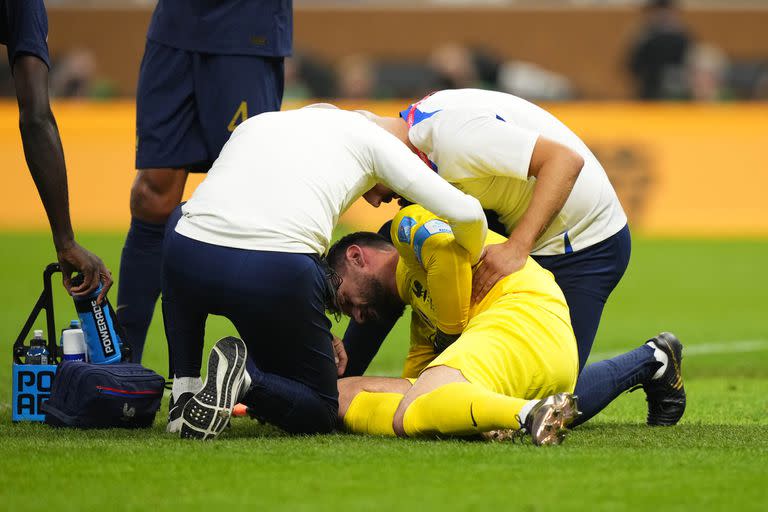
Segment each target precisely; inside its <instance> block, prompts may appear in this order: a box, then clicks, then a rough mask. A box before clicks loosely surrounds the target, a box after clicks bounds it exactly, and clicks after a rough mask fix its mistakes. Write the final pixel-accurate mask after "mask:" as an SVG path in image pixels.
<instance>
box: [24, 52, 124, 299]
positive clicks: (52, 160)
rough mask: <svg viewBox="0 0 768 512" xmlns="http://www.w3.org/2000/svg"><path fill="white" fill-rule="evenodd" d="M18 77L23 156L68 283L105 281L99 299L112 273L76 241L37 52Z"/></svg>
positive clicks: (89, 287) (79, 291)
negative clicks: (78, 276)
mask: <svg viewBox="0 0 768 512" xmlns="http://www.w3.org/2000/svg"><path fill="white" fill-rule="evenodd" d="M13 78H14V84H15V86H16V98H17V101H18V104H19V130H20V131H21V140H22V144H23V146H24V156H25V158H26V160H27V167H29V172H30V174H31V175H32V179H33V180H34V182H35V186H36V187H37V191H38V194H39V195H40V199H41V201H42V203H43V207H44V208H45V213H46V214H47V216H48V222H49V224H50V226H51V233H52V234H53V243H54V246H55V248H56V255H57V258H58V260H59V264H60V265H61V270H62V275H63V280H64V287H65V288H66V289H67V290H68V291H69V292H70V293H72V294H74V295H87V294H89V293H91V292H92V291H93V290H95V289H96V288H97V287H98V285H99V282H100V281H102V282H103V284H104V287H103V289H102V292H101V294H100V295H99V298H98V300H99V302H100V301H101V300H102V299H103V297H104V296H106V293H107V291H108V290H109V288H110V286H112V275H111V273H110V272H109V270H108V269H107V268H106V266H105V265H104V262H102V261H101V259H100V258H99V257H98V256H96V255H95V254H93V253H91V252H90V251H88V250H86V249H85V248H83V247H82V246H80V245H79V244H78V243H77V242H76V241H75V236H74V233H73V231H72V223H71V221H70V217H69V197H68V195H69V194H68V189H67V170H66V166H65V163H64V150H63V149H62V146H61V139H60V137H59V130H58V127H57V126H56V119H55V118H54V117H53V112H51V107H50V103H49V99H48V67H47V66H46V64H45V63H44V62H43V61H42V60H40V59H39V58H37V57H34V56H32V55H20V56H18V57H16V59H15V60H14V64H13ZM75 271H79V272H80V273H82V274H83V277H84V278H85V279H84V281H83V284H82V285H80V286H76V287H72V286H71V278H72V274H73V273H74V272H75Z"/></svg>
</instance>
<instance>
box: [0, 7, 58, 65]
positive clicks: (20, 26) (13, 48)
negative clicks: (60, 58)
mask: <svg viewBox="0 0 768 512" xmlns="http://www.w3.org/2000/svg"><path fill="white" fill-rule="evenodd" d="M47 41H48V15H47V14H46V12H45V4H43V0H0V44H4V45H6V46H7V47H8V63H9V64H10V66H11V69H13V63H14V62H15V60H16V57H18V56H19V55H23V54H27V55H34V56H35V57H39V58H40V59H41V60H42V61H43V62H45V65H46V66H48V67H51V63H50V60H49V58H48V42H47Z"/></svg>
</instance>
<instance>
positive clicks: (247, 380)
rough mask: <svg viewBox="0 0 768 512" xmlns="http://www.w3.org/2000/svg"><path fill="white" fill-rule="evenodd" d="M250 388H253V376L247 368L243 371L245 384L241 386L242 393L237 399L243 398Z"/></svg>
mask: <svg viewBox="0 0 768 512" xmlns="http://www.w3.org/2000/svg"><path fill="white" fill-rule="evenodd" d="M249 389H251V376H250V375H248V370H245V371H244V372H243V385H242V386H240V394H239V395H238V397H237V399H238V400H242V398H243V397H244V396H245V394H246V393H247V392H248V390H249Z"/></svg>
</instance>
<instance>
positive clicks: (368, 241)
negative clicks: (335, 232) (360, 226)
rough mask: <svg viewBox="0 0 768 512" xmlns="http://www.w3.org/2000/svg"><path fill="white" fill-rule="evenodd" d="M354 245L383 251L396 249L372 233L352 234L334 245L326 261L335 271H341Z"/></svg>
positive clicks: (329, 250)
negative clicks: (345, 258)
mask: <svg viewBox="0 0 768 512" xmlns="http://www.w3.org/2000/svg"><path fill="white" fill-rule="evenodd" d="M352 245H359V246H360V247H373V248H375V249H381V250H388V249H394V246H393V245H392V243H391V242H390V241H389V240H387V239H386V238H384V237H383V236H381V235H380V234H378V233H373V232H371V231H358V232H357V233H351V234H349V235H346V236H344V237H342V238H341V239H339V240H338V241H337V242H336V243H335V244H333V245H332V246H331V248H330V249H328V255H327V256H326V257H325V261H326V262H328V265H329V266H330V267H331V268H333V269H335V270H338V269H340V268H341V267H342V266H343V265H344V256H345V255H346V254H347V249H349V247H350V246H352Z"/></svg>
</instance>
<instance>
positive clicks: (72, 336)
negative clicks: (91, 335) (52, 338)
mask: <svg viewBox="0 0 768 512" xmlns="http://www.w3.org/2000/svg"><path fill="white" fill-rule="evenodd" d="M61 345H62V350H63V351H64V355H67V356H68V355H73V354H83V356H85V336H84V335H83V330H82V329H67V330H66V331H64V332H63V333H62V334H61ZM83 359H85V357H83Z"/></svg>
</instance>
